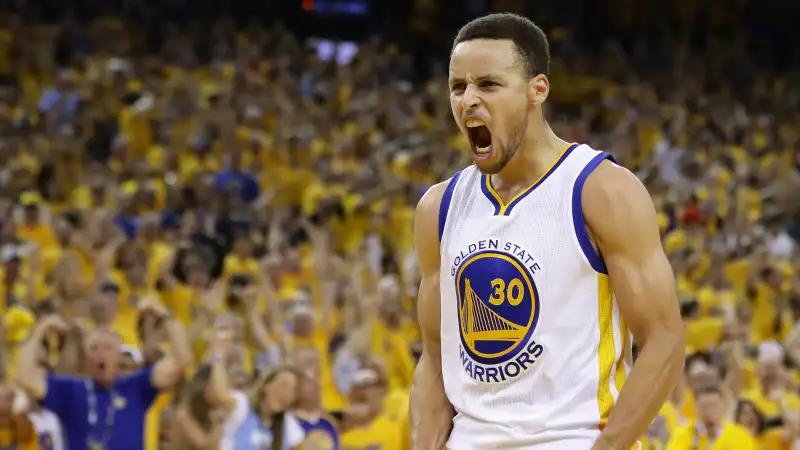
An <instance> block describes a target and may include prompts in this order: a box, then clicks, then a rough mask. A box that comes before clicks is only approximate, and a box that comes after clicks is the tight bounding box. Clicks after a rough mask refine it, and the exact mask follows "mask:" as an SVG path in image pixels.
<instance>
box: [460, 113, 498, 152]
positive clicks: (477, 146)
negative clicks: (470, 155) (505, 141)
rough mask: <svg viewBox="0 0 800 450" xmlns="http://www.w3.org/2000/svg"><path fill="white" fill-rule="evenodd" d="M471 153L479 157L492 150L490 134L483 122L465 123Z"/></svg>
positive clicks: (470, 121) (475, 120)
mask: <svg viewBox="0 0 800 450" xmlns="http://www.w3.org/2000/svg"><path fill="white" fill-rule="evenodd" d="M465 125H466V127H467V135H468V136H469V140H470V144H471V147H472V151H474V152H475V153H477V154H479V155H484V154H488V153H489V152H490V151H491V150H492V133H491V132H490V131H489V128H488V127H487V126H486V124H485V123H483V121H481V120H478V119H468V120H467V121H466V122H465Z"/></svg>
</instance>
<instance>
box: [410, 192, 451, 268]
mask: <svg viewBox="0 0 800 450" xmlns="http://www.w3.org/2000/svg"><path fill="white" fill-rule="evenodd" d="M448 183H449V180H448V181H444V182H441V183H438V184H435V185H433V186H431V188H430V189H428V191H427V192H425V194H424V195H423V196H422V198H421V199H420V200H419V203H417V210H416V213H415V214H414V247H415V249H416V252H417V258H419V264H420V269H421V270H422V273H423V275H425V274H426V273H427V274H430V273H432V272H434V271H438V270H439V209H440V208H441V204H442V197H443V196H444V191H445V190H446V189H447V185H448Z"/></svg>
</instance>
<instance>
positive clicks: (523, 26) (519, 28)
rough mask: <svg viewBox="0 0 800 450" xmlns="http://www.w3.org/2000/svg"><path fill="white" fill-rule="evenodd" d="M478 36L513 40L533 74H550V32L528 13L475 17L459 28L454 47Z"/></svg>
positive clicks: (527, 70)
mask: <svg viewBox="0 0 800 450" xmlns="http://www.w3.org/2000/svg"><path fill="white" fill-rule="evenodd" d="M476 39H495V40H509V41H512V42H513V43H514V46H515V47H516V49H517V52H518V53H519V56H520V59H521V62H522V64H523V67H525V71H526V72H528V75H529V76H531V77H535V76H536V75H539V74H544V75H549V74H550V46H549V44H548V42H547V36H546V35H545V34H544V31H542V29H541V28H539V27H538V26H537V25H536V24H535V23H533V22H532V21H531V20H530V19H528V18H526V17H522V16H519V15H517V14H511V13H501V14H489V15H488V16H483V17H479V18H477V19H474V20H472V21H471V22H469V23H468V24H466V25H464V26H463V27H461V29H460V30H458V34H457V35H456V39H455V40H454V41H453V49H455V47H456V45H458V44H460V43H462V42H468V41H474V40H476Z"/></svg>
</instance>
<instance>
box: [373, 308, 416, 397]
mask: <svg viewBox="0 0 800 450" xmlns="http://www.w3.org/2000/svg"><path fill="white" fill-rule="evenodd" d="M371 347H372V354H373V355H375V356H377V357H379V358H381V359H382V360H383V361H384V362H385V363H386V364H387V369H388V377H389V389H407V388H409V387H410V386H411V379H412V378H413V376H414V360H413V358H412V356H411V350H410V343H409V342H407V341H406V339H405V333H404V332H403V329H402V328H400V329H397V330H391V329H389V328H388V327H386V326H384V325H383V324H382V323H380V322H378V323H376V324H375V326H374V327H373V329H372V335H371Z"/></svg>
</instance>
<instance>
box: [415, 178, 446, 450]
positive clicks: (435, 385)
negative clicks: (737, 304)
mask: <svg viewBox="0 0 800 450" xmlns="http://www.w3.org/2000/svg"><path fill="white" fill-rule="evenodd" d="M444 188H445V185H444V184H439V185H436V186H434V187H433V188H431V189H430V190H429V191H428V192H427V193H426V194H425V195H424V196H423V197H422V200H420V202H419V205H417V212H416V214H415V217H414V247H415V249H416V252H417V258H419V265H420V271H421V272H422V281H421V283H420V288H419V297H418V302H417V303H418V306H417V307H418V316H419V325H420V329H421V331H422V346H423V348H422V358H421V359H420V361H419V364H418V365H417V368H416V370H415V371H414V381H413V384H412V388H411V404H410V409H409V414H410V416H411V417H410V422H411V438H412V443H413V444H412V448H414V449H415V450H441V449H442V448H444V444H445V443H446V442H447V437H448V436H449V435H450V429H451V428H452V424H453V415H454V413H453V407H452V405H450V402H449V401H448V400H447V396H446V395H445V392H444V381H443V379H442V355H441V342H440V334H439V331H440V316H441V310H440V297H439V237H438V220H439V219H438V217H439V204H440V202H441V199H442V193H443V191H444Z"/></svg>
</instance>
